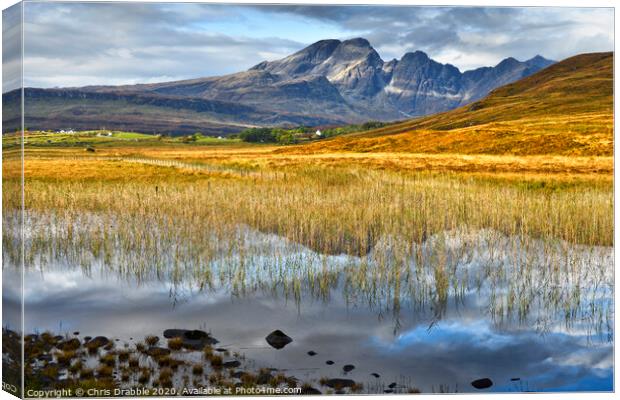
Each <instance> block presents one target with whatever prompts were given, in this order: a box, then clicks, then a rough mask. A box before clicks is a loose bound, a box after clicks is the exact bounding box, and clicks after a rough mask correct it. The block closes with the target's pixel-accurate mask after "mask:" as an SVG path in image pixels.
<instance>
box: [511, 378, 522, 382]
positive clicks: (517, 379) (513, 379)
mask: <svg viewBox="0 0 620 400" xmlns="http://www.w3.org/2000/svg"><path fill="white" fill-rule="evenodd" d="M520 380H521V378H510V381H511V382H516V381H520Z"/></svg>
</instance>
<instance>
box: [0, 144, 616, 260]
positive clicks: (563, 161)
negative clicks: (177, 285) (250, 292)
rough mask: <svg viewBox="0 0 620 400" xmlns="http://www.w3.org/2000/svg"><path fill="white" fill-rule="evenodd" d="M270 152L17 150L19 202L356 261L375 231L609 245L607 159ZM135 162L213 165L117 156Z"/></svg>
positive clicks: (10, 171) (9, 174)
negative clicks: (220, 231)
mask: <svg viewBox="0 0 620 400" xmlns="http://www.w3.org/2000/svg"><path fill="white" fill-rule="evenodd" d="M274 150H275V148H269V147H258V148H236V147H232V148H221V147H217V148H208V147H203V148H188V149H186V150H183V149H179V148H175V147H164V148H152V147H149V148H145V149H142V150H138V149H135V148H127V147H118V148H108V149H105V150H102V151H98V152H97V153H96V154H95V155H87V154H85V153H84V152H83V151H79V150H69V149H60V150H50V149H47V150H39V149H35V150H27V151H26V161H25V165H24V171H25V179H26V205H27V209H32V210H38V211H40V212H46V211H50V210H62V211H63V212H68V211H70V210H72V211H73V212H76V213H79V212H97V213H100V212H105V213H109V214H111V215H117V216H118V215H123V214H125V213H127V212H129V210H133V211H131V212H135V213H138V214H140V215H141V216H142V217H143V218H145V219H149V218H150V217H151V216H153V215H156V214H160V213H163V214H164V215H166V216H168V217H167V218H171V220H174V221H177V222H175V224H180V223H182V222H181V221H185V223H187V224H188V229H189V231H190V232H192V231H193V228H191V227H190V226H189V225H191V224H192V223H193V222H192V221H196V220H200V221H210V222H209V223H208V225H209V226H211V227H213V226H218V225H228V226H233V225H236V224H240V223H243V224H248V225H250V226H252V227H254V228H256V229H259V230H261V231H264V232H272V233H276V234H278V235H281V236H284V237H287V238H289V239H291V240H293V241H295V242H298V243H302V244H306V245H308V246H310V247H312V248H314V249H316V250H318V251H321V252H326V253H337V252H345V253H352V254H353V253H354V254H360V253H363V252H364V251H366V249H367V248H369V247H370V246H371V245H372V243H371V242H372V241H373V240H375V239H376V238H378V237H381V236H384V235H396V236H399V237H403V238H407V240H421V239H422V238H424V237H427V236H428V235H431V234H433V233H436V232H441V231H444V230H454V229H458V228H463V227H466V228H469V229H480V228H493V229H497V230H499V231H501V232H504V233H505V234H507V235H515V234H516V235H531V236H533V237H542V238H549V239H563V240H566V241H569V242H571V243H583V244H590V245H595V244H596V245H611V244H612V233H613V222H612V219H613V218H612V217H611V216H612V215H613V214H612V211H613V195H612V181H613V175H612V172H613V159H612V158H611V157H563V156H555V155H552V156H529V157H523V156H511V155H509V156H496V155H453V154H439V155H434V154H390V153H372V154H366V153H346V152H344V153H330V154H320V155H317V154H308V155H299V154H295V155H289V154H280V153H278V152H274ZM106 156H115V157H118V158H117V159H105V157H106ZM137 156H140V157H147V158H157V159H174V160H183V161H187V162H193V163H199V164H201V163H202V164H204V165H217V166H222V167H224V168H223V169H222V170H221V171H216V172H213V171H202V170H192V169H189V168H188V169H185V168H173V167H166V166H157V165H147V164H140V163H128V162H127V161H126V159H129V158H132V157H137ZM102 158H104V159H102ZM11 163H19V160H15V159H13V160H12V161H11V159H10V158H7V159H6V160H5V163H4V179H5V182H6V181H7V180H16V179H18V178H19V170H18V168H15V167H16V165H14V166H13V168H11V167H10V165H11ZM239 171H251V172H252V174H250V175H246V174H243V173H239ZM8 198H10V196H9V197H8ZM200 226H201V227H202V228H204V229H207V226H205V225H202V224H200ZM194 233H195V234H196V235H197V236H200V235H199V234H198V232H194ZM188 235H190V236H191V234H190V233H189V232H188Z"/></svg>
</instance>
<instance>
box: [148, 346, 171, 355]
mask: <svg viewBox="0 0 620 400" xmlns="http://www.w3.org/2000/svg"><path fill="white" fill-rule="evenodd" d="M146 354H148V355H149V356H151V357H161V356H167V355H169V354H170V349H166V348H165V347H150V348H149V349H148V350H147V351H146Z"/></svg>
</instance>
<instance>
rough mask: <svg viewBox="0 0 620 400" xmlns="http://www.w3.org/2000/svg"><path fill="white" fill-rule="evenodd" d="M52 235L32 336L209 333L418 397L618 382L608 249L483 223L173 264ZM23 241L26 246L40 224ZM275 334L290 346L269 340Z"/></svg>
mask: <svg viewBox="0 0 620 400" xmlns="http://www.w3.org/2000/svg"><path fill="white" fill-rule="evenodd" d="M89 218H91V219H96V217H94V216H91V217H89ZM39 221H41V219H39ZM92 224H93V221H92V220H91V221H89V222H88V224H85V225H87V226H92ZM27 226H28V224H27ZM35 228H36V226H35ZM54 229H55V230H56V232H57V235H56V236H54V235H49V236H48V239H46V240H48V241H49V242H51V243H52V244H48V245H46V244H45V243H42V242H37V244H36V246H37V251H36V252H33V253H35V255H36V256H35V257H34V258H33V261H34V263H33V264H32V265H33V268H31V269H30V270H28V271H27V274H26V282H27V283H26V287H25V291H26V292H25V294H24V295H25V298H26V300H27V303H26V321H25V328H26V331H28V332H30V331H43V330H46V329H50V330H53V331H63V332H71V331H73V330H79V331H81V332H82V333H83V334H85V335H92V336H95V335H109V336H113V337H120V338H123V339H127V338H130V337H136V338H139V337H143V336H144V335H145V334H150V333H156V334H160V333H161V332H162V331H163V330H164V329H167V328H173V327H178V328H197V329H204V330H207V331H210V332H211V333H212V334H213V335H214V336H215V337H217V338H218V339H219V340H220V341H221V342H222V344H223V345H224V346H230V347H232V348H235V349H239V350H240V351H241V352H243V353H245V354H246V356H247V357H248V358H249V359H251V360H253V361H254V362H255V363H256V365H258V366H261V367H262V366H264V367H275V368H279V369H286V370H288V371H289V372H290V373H293V374H295V376H296V377H298V378H300V379H304V380H314V381H317V380H318V379H319V378H321V377H323V376H328V377H337V376H340V375H342V365H344V364H353V365H355V366H356V368H355V369H354V370H353V371H351V372H350V373H348V374H347V377H350V378H352V379H355V380H356V381H359V382H362V383H364V387H365V388H366V389H367V390H370V391H373V388H374V389H375V391H379V388H378V386H377V382H378V380H377V379H375V378H373V377H372V376H371V373H377V374H379V375H381V382H384V383H389V382H400V383H403V384H406V385H410V386H416V387H419V388H420V389H422V390H423V391H425V392H429V391H450V392H453V391H472V390H475V389H473V388H472V387H471V386H470V385H469V382H471V381H472V380H474V379H477V378H481V377H489V378H491V379H492V380H493V382H494V383H495V385H494V386H493V387H492V390H497V391H529V390H535V391H544V390H612V368H613V343H612V335H613V332H612V326H613V258H612V257H613V251H612V249H611V248H591V247H583V246H582V247H580V246H569V245H567V244H566V243H563V242H559V241H558V242H555V243H548V242H545V243H543V242H541V241H537V240H533V239H532V240H519V239H516V238H509V237H505V236H503V235H501V234H499V233H497V232H493V231H478V232H474V233H465V232H446V233H445V234H442V235H436V236H433V237H431V238H429V239H428V240H427V241H426V242H424V243H422V244H415V243H413V244H411V243H404V242H402V241H399V240H398V239H397V238H388V237H385V238H381V239H380V240H379V241H378V242H377V243H376V244H375V246H374V247H373V249H372V251H371V252H370V253H369V254H368V255H367V256H365V257H353V256H345V255H340V256H328V255H321V254H317V253H315V252H313V251H311V250H309V249H308V248H305V247H303V246H301V245H299V244H295V243H291V242H289V241H287V240H284V239H281V238H279V237H277V236H275V235H267V234H262V233H260V232H256V231H253V230H251V229H249V228H247V227H239V229H238V231H237V233H236V237H235V240H234V242H233V243H222V242H218V241H217V238H213V242H214V249H215V250H216V251H214V252H213V253H212V254H217V256H212V257H210V258H209V259H208V260H206V261H205V260H200V261H196V262H203V263H204V265H201V266H197V265H191V266H188V265H178V264H174V263H173V258H174V257H176V256H177V255H178V254H177V255H175V254H172V255H170V254H168V253H166V254H168V256H170V257H171V259H170V261H171V264H170V265H171V267H170V268H167V269H162V268H155V269H149V268H127V267H126V265H123V263H122V262H123V260H126V259H127V258H129V257H130V253H131V252H132V251H133V250H132V249H126V250H127V252H128V253H129V255H127V254H123V252H122V251H121V252H120V254H114V255H107V256H106V255H103V254H102V255H99V256H98V257H96V256H94V255H93V254H90V253H88V254H87V253H86V252H79V251H78V252H63V251H58V248H59V247H57V246H54V245H53V242H54V240H55V237H59V236H63V235H64V233H62V230H63V227H62V224H56V225H55V227H54ZM48 233H49V231H48ZM73 234H74V235H75V236H76V237H77V238H79V235H80V233H79V232H74V233H73ZM29 235H30V237H29ZM26 237H27V239H29V240H30V241H31V243H33V242H34V241H35V232H26ZM39 240H40V238H39ZM76 240H79V239H76ZM176 251H177V252H178V251H179V249H177V250H176ZM159 256H162V255H159ZM76 266H79V267H76ZM4 296H5V300H9V301H10V300H11V299H15V300H16V299H17V298H18V292H16V291H12V290H10V289H9V290H6V291H5V293H4ZM274 329H282V330H283V331H285V332H286V333H287V334H288V335H289V336H291V337H292V338H293V339H294V340H293V342H292V343H291V344H290V345H288V346H286V347H285V348H284V349H282V350H274V349H272V348H270V347H269V346H268V345H267V344H266V343H265V341H264V337H265V336H266V335H267V334H268V333H269V332H271V331H273V330H274ZM310 350H312V351H315V352H316V353H317V355H316V356H314V357H310V356H308V354H307V352H308V351H310ZM328 359H331V360H333V361H335V363H334V365H332V366H330V365H326V364H325V361H326V360H328ZM380 390H381V391H382V388H381V389H380Z"/></svg>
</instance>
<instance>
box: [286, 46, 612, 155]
mask: <svg viewBox="0 0 620 400" xmlns="http://www.w3.org/2000/svg"><path fill="white" fill-rule="evenodd" d="M613 58H614V54H613V52H606V53H586V54H580V55H577V56H573V57H570V58H567V59H565V60H562V61H560V62H558V63H556V64H554V65H552V66H550V67H548V68H546V69H544V70H541V71H538V72H537V73H535V74H533V75H530V76H528V77H526V78H523V79H521V80H519V81H516V82H513V83H510V84H507V85H504V86H501V87H498V88H496V89H494V90H492V91H491V92H490V93H489V94H488V95H487V96H486V97H485V98H483V99H480V100H478V101H476V102H473V103H470V104H467V105H464V106H462V107H460V108H457V109H454V110H450V111H446V112H443V113H438V114H435V115H430V116H425V117H420V118H415V119H411V120H408V121H403V122H401V123H397V124H393V125H390V126H387V127H383V128H378V129H374V130H370V131H365V132H358V133H350V134H346V135H342V136H338V137H335V138H331V139H325V140H321V141H317V142H313V143H310V144H307V145H303V146H294V147H290V148H285V149H281V150H279V151H281V152H293V153H295V152H302V153H303V154H308V153H329V152H340V151H352V152H410V153H455V154H456V153H458V154H514V155H536V154H558V155H575V156H612V155H613V118H614V116H613V101H614V99H613Z"/></svg>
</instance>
